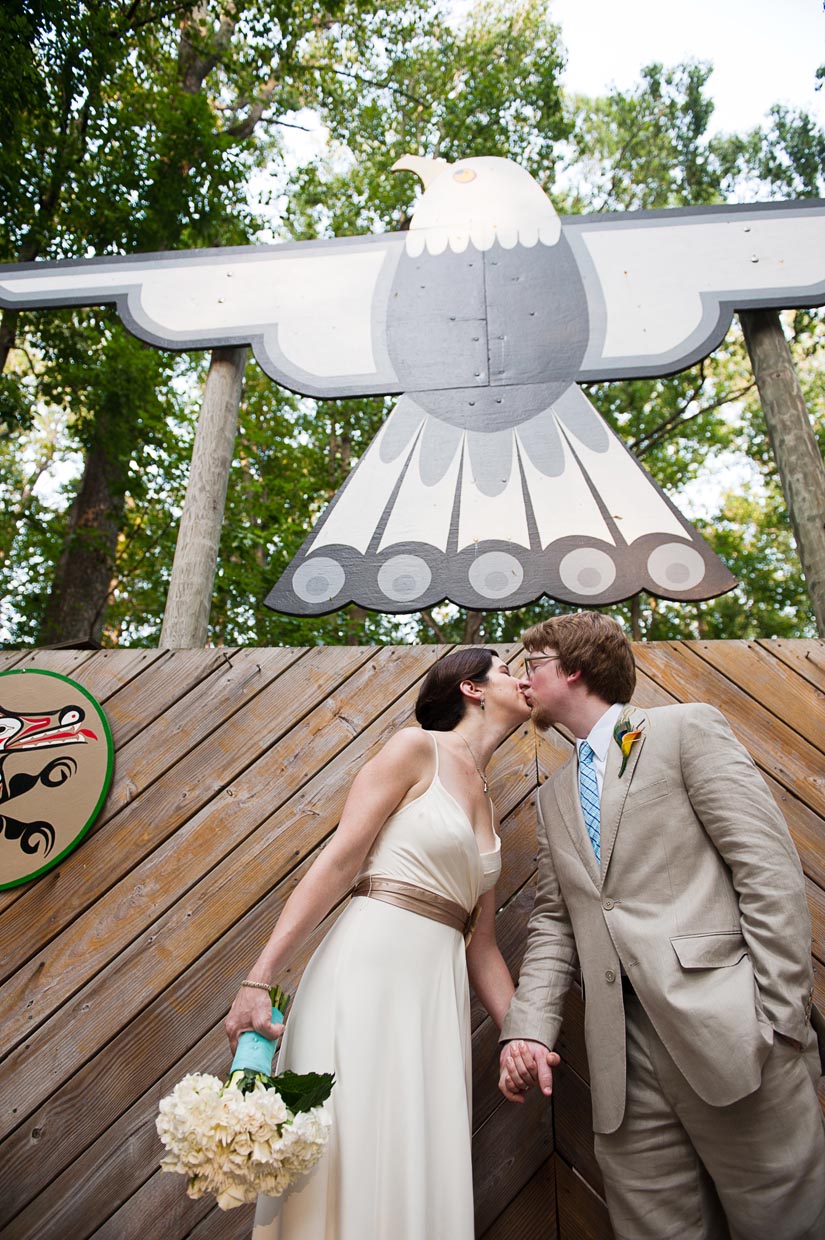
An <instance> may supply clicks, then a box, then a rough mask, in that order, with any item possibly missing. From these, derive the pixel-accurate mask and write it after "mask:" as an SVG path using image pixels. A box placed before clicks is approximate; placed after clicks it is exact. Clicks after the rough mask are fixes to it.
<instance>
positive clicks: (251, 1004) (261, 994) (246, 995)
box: [224, 986, 284, 1055]
mask: <svg viewBox="0 0 825 1240" xmlns="http://www.w3.org/2000/svg"><path fill="white" fill-rule="evenodd" d="M224 1029H225V1030H226V1036H227V1037H228V1038H229V1045H230V1047H231V1048H232V1054H233V1055H234V1054H235V1050H236V1048H237V1045H238V1038H239V1037H240V1035H241V1034H242V1033H246V1032H247V1030H251V1031H252V1032H253V1033H260V1034H263V1036H264V1037H265V1038H269V1040H270V1042H272V1041H274V1040H275V1038H280V1037H281V1035H282V1033H283V1032H284V1027H283V1025H273V1023H272V1003H271V1002H270V998H269V995H268V993H267V992H266V991H265V990H253V989H252V988H251V987H248V986H242V987H241V989H240V990H239V991H238V993H237V995H236V996H235V1002H234V1003H233V1004H232V1007H231V1008H230V1009H229V1015H228V1016H227V1018H226V1020H225V1021H224Z"/></svg>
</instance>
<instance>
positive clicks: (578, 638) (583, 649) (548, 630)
mask: <svg viewBox="0 0 825 1240" xmlns="http://www.w3.org/2000/svg"><path fill="white" fill-rule="evenodd" d="M521 640H522V642H523V643H524V648H525V650H527V652H528V653H539V652H540V651H545V650H547V649H548V648H552V649H553V650H554V651H555V652H556V654H558V656H559V667H560V668H561V670H562V671H563V672H564V674H565V675H566V676H570V675H571V674H572V673H573V672H581V678H582V681H583V682H584V684H585V685H586V686H587V688H588V690H589V691H590V692H591V693H595V694H596V696H597V697H600V698H601V699H602V701H603V702H609V703H611V704H612V703H613V702H622V703H624V702H629V701H630V699H631V697H632V696H633V690H634V689H635V688H636V664H635V663H634V661H633V651H632V650H631V647H630V642H629V641H628V640H627V638H626V637H625V635H624V631H623V630H622V628H621V626H620V625H619V624H618V623H617V621H615V620H614V619H613V618H612V616H605V615H603V614H602V613H601V612H599V611H577V612H573V613H572V614H571V615H566V616H551V617H550V618H549V619H548V620H541V621H540V622H539V623H538V624H534V625H533V626H532V628H529V629H527V631H526V632H525V633H522V635H521Z"/></svg>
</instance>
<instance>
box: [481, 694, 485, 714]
mask: <svg viewBox="0 0 825 1240" xmlns="http://www.w3.org/2000/svg"><path fill="white" fill-rule="evenodd" d="M481 709H482V710H484V694H483V693H482V695H481Z"/></svg>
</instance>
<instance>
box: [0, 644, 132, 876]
mask: <svg viewBox="0 0 825 1240" xmlns="http://www.w3.org/2000/svg"><path fill="white" fill-rule="evenodd" d="M114 766H115V747H114V743H113V741H112V733H111V729H110V727H109V723H108V720H107V719H106V716H105V715H104V713H103V708H102V707H101V706H100V703H99V702H97V701H96V700H95V698H93V697H92V695H91V693H89V691H88V690H87V689H84V688H83V686H82V685H80V684H78V683H77V681H76V680H71V679H70V678H69V677H68V676H62V675H61V674H60V673H59V672H48V671H45V670H43V669H41V668H10V669H9V670H8V671H5V672H0V890H3V889H4V888H6V887H16V886H18V885H19V884H20V883H27V882H29V881H30V880H31V879H33V878H39V877H40V875H41V874H45V873H46V871H47V870H50V869H52V867H53V866H55V865H57V864H58V862H60V861H62V860H63V858H64V857H66V856H67V855H68V854H69V853H70V852H71V851H72V849H74V848H77V846H78V844H79V843H80V842H81V840H82V839H83V837H84V835H85V834H86V832H87V831H88V830H89V828H90V827H91V825H92V823H93V822H94V820H95V819H96V818H97V816H98V814H99V813H100V810H101V808H102V806H103V802H104V801H105V799H106V795H107V793H108V791H109V787H110V785H111V782H112V775H113V773H114Z"/></svg>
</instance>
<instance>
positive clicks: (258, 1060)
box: [229, 1007, 284, 1078]
mask: <svg viewBox="0 0 825 1240" xmlns="http://www.w3.org/2000/svg"><path fill="white" fill-rule="evenodd" d="M283 1020H284V1014H283V1012H281V1011H279V1009H278V1008H276V1007H273V1008H272V1023H273V1025H281V1024H283ZM277 1049H278V1039H277V1038H276V1039H275V1040H274V1041H270V1039H269V1038H265V1037H264V1035H263V1034H262V1033H253V1032H252V1031H251V1030H247V1032H246V1033H242V1034H241V1036H240V1037H239V1038H238V1046H237V1049H236V1051H235V1058H234V1059H233V1060H232V1067H231V1068H230V1069H229V1076H230V1078H231V1076H232V1074H233V1072H261V1073H263V1075H264V1076H272V1060H273V1059H274V1058H275V1051H276V1050H277Z"/></svg>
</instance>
